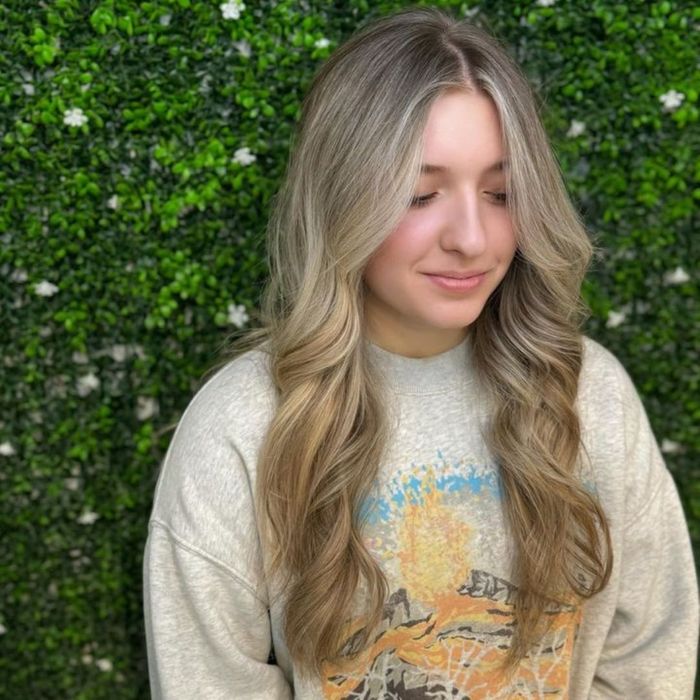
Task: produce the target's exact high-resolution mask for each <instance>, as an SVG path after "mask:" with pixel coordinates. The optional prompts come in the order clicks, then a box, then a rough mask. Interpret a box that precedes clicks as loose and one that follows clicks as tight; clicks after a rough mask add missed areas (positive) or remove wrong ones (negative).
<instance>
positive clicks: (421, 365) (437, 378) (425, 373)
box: [365, 336, 471, 394]
mask: <svg viewBox="0 0 700 700" xmlns="http://www.w3.org/2000/svg"><path fill="white" fill-rule="evenodd" d="M468 340H469V337H468V336H467V337H465V338H464V340H462V341H461V342H460V343H459V344H458V345H455V346H454V347H453V348H450V349H449V350H447V351H445V352H442V353H439V354H437V355H432V356H430V357H406V356H405V355H398V354H396V353H393V352H389V351H388V350H384V349H383V348H380V347H379V346H378V345H375V344H374V343H373V342H371V341H369V340H366V341H365V342H366V345H367V348H368V350H369V353H370V357H371V358H372V360H373V362H374V363H375V366H376V367H377V368H378V369H379V371H380V372H381V374H382V375H383V377H384V379H385V381H386V384H387V386H388V387H389V388H391V389H393V390H394V391H395V392H396V393H399V394H435V393H442V392H444V391H446V390H449V389H455V388H458V387H460V386H463V385H464V383H465V382H469V381H470V380H471V355H470V351H469V343H468Z"/></svg>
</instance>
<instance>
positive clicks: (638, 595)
mask: <svg viewBox="0 0 700 700" xmlns="http://www.w3.org/2000/svg"><path fill="white" fill-rule="evenodd" d="M621 375H622V397H623V413H624V433H625V435H624V441H625V454H626V462H627V463H626V465H625V469H626V470H627V474H628V476H627V488H626V493H625V511H624V516H623V517H624V521H623V522H622V527H623V535H622V545H621V548H620V550H619V551H618V552H617V553H616V556H617V558H618V562H617V566H619V567H620V587H619V595H618V600H617V604H616V609H615V613H614V616H613V620H612V624H611V626H610V629H609V632H608V635H607V638H606V640H605V645H604V648H603V652H602V654H601V657H600V659H599V662H598V666H597V669H596V675H595V679H594V683H593V689H592V692H591V695H590V698H591V700H598V699H601V700H602V698H605V699H606V700H608V699H610V698H654V700H690V699H691V698H692V697H693V684H694V679H695V671H696V653H697V644H698V587H697V580H696V574H695V566H694V562H693V554H692V547H691V543H690V537H689V533H688V528H687V525H686V522H685V517H684V512H683V508H682V505H681V502H680V499H679V496H678V491H677V489H676V486H675V484H674V481H673V479H672V477H671V474H670V472H669V471H668V469H667V468H666V465H665V463H664V460H663V457H662V455H661V452H660V450H659V447H658V444H657V441H656V439H655V437H654V434H653V432H652V429H651V426H650V424H649V421H648V418H647V415H646V412H645V410H644V406H643V404H642V402H641V399H640V397H639V395H638V394H637V392H636V389H635V387H634V385H633V384H632V380H631V379H630V378H629V375H627V373H626V371H624V370H623V371H622V373H621Z"/></svg>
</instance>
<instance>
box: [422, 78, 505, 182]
mask: <svg viewBox="0 0 700 700" xmlns="http://www.w3.org/2000/svg"><path fill="white" fill-rule="evenodd" d="M505 160H506V158H505V152H504V148H503V137H502V131H501V124H500V118H499V115H498V110H497V109H496V106H495V104H494V103H493V100H491V98H490V97H488V96H487V95H485V94H484V93H482V92H466V91H462V90H459V91H457V90H455V91H450V92H448V93H445V94H443V95H441V96H440V97H439V98H437V100H436V101H435V102H434V103H433V105H432V107H431V109H430V113H429V115H428V120H427V123H426V126H425V130H424V133H423V157H422V162H423V166H424V167H423V172H425V173H426V174H432V173H437V174H441V173H445V174H455V175H461V176H464V177H473V176H480V175H484V174H488V173H489V172H498V171H500V170H503V167H504V165H505V167H507V163H504V161H505ZM499 164H500V167H499ZM426 165H427V166H429V167H425V166H426ZM435 166H438V167H435Z"/></svg>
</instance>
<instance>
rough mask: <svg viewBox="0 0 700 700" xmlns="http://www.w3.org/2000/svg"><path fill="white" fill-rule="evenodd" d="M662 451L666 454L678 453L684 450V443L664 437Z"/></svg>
mask: <svg viewBox="0 0 700 700" xmlns="http://www.w3.org/2000/svg"><path fill="white" fill-rule="evenodd" d="M661 451H662V452H665V453H666V454H676V453H678V452H683V445H681V444H680V442H674V441H673V440H669V439H668V438H664V439H663V440H662V441H661Z"/></svg>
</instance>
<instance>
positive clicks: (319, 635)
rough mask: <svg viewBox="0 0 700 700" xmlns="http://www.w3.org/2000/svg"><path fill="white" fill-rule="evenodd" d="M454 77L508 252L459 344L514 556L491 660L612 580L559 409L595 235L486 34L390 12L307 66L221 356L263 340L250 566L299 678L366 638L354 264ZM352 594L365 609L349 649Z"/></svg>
mask: <svg viewBox="0 0 700 700" xmlns="http://www.w3.org/2000/svg"><path fill="white" fill-rule="evenodd" d="M377 85H381V88H382V89H381V90H378V89H377ZM453 89H458V90H467V91H474V90H478V91H481V92H483V93H484V94H487V95H488V96H489V97H490V98H491V99H492V100H493V102H494V104H495V106H496V108H497V110H498V113H499V117H500V121H501V127H502V133H503V141H504V144H503V145H504V150H505V153H506V156H507V158H508V160H509V162H510V168H509V170H507V171H506V173H507V174H506V176H507V190H508V196H509V203H508V206H509V207H510V214H511V216H512V219H513V226H514V231H515V235H516V241H517V251H516V255H515V257H514V258H513V261H512V263H511V266H510V268H509V270H508V272H507V274H506V276H505V278H504V279H503V280H502V282H501V284H500V285H499V287H498V288H497V289H496V290H495V291H494V293H493V294H492V295H491V297H490V298H489V299H488V301H487V303H486V305H485V307H484V309H483V311H482V313H481V314H480V316H479V318H478V319H477V320H476V321H475V322H474V323H473V324H472V326H473V327H472V328H470V333H469V338H468V342H469V344H470V349H471V357H472V362H473V365H474V371H475V374H476V375H477V376H479V378H480V381H481V382H482V383H483V387H484V388H485V389H486V395H487V396H488V397H489V400H490V402H491V404H492V414H491V416H492V418H491V422H490V424H489V426H488V430H487V431H485V433H484V439H485V441H486V444H487V446H488V448H489V449H490V450H491V452H492V453H493V455H494V457H495V459H496V460H497V462H498V465H499V469H500V475H501V479H502V484H503V489H504V509H505V513H506V521H507V524H508V528H509V534H510V536H511V537H512V539H513V542H514V550H515V564H514V571H513V578H514V582H515V584H516V586H517V593H516V600H515V606H514V619H515V626H514V635H513V639H512V643H511V645H510V648H509V650H508V654H507V658H506V662H505V669H506V670H510V671H512V670H513V669H514V668H515V667H516V666H517V664H518V662H519V661H520V660H521V659H522V658H523V657H524V656H525V655H526V654H527V652H528V650H529V649H531V648H532V646H533V645H534V644H535V643H536V642H537V640H538V639H539V638H540V636H541V635H542V633H543V632H544V630H545V629H546V625H547V623H546V619H547V615H546V610H547V609H548V606H549V605H551V603H552V601H560V602H565V601H566V602H571V601H572V600H581V599H584V598H587V597H590V596H591V595H593V594H595V593H596V592H598V591H599V590H601V589H602V588H603V587H604V586H605V585H606V583H607V581H608V578H609V576H610V571H611V566H612V552H611V545H610V534H609V530H608V525H607V521H606V518H605V514H604V513H603V511H602V509H601V506H600V504H599V503H598V501H597V499H596V497H595V496H594V495H593V494H591V493H589V492H588V491H587V490H586V489H585V488H584V486H583V485H582V483H581V479H580V474H579V471H580V470H579V467H580V466H581V461H580V460H581V458H582V456H583V455H582V452H583V451H582V441H581V427H580V421H579V416H578V415H577V412H576V409H575V400H576V397H577V388H578V379H579V374H580V370H581V364H582V353H583V347H582V335H581V330H580V328H581V325H582V323H583V321H584V320H585V318H586V317H587V315H588V309H587V307H586V306H585V304H584V303H583V300H582V299H581V295H580V290H581V284H582V282H583V279H584V277H585V274H586V270H587V267H588V265H589V262H590V259H591V257H592V255H593V253H594V247H593V244H592V243H591V241H590V240H589V235H588V233H587V231H586V229H585V227H584V225H583V223H582V221H581V219H580V217H579V216H578V214H577V212H576V210H575V209H574V207H573V206H572V204H571V201H570V199H569V197H568V194H567V192H566V189H565V186H564V183H563V178H562V174H561V171H560V169H559V166H558V164H557V161H556V159H555V157H554V155H553V153H552V150H551V148H550V146H549V143H548V140H547V137H546V134H545V131H544V129H543V127H542V125H541V122H540V119H539V116H538V113H537V97H536V95H535V94H534V93H533V91H532V89H531V88H530V86H529V83H528V82H527V80H526V78H525V76H524V74H523V73H522V72H521V70H520V68H519V67H518V65H517V64H516V63H515V62H514V61H513V60H512V59H511V58H510V56H509V55H508V53H507V51H506V50H505V49H504V47H503V46H502V45H501V44H500V43H499V42H498V41H497V39H496V38H494V37H493V36H491V35H490V34H489V33H488V32H486V31H485V30H482V29H480V28H479V27H477V26H475V25H474V24H472V23H470V22H468V21H465V20H457V19H454V18H452V17H450V16H449V15H448V14H446V13H445V12H444V11H440V10H437V9H434V8H415V7H414V8H408V9H404V10H402V11H399V12H397V13H395V14H393V15H390V16H387V17H383V18H380V19H378V20H375V21H374V22H372V23H371V24H369V25H367V26H365V27H364V28H362V29H361V30H360V31H358V32H357V33H356V34H354V35H353V36H352V37H350V39H349V40H348V41H347V42H346V43H344V44H342V45H341V46H340V47H339V48H338V49H337V50H336V51H335V52H334V53H333V54H332V55H331V56H330V58H329V59H328V60H327V61H326V62H325V63H324V64H323V65H322V66H321V68H320V70H319V71H318V73H317V74H316V76H315V77H314V80H313V82H312V85H311V87H310V90H309V92H308V94H307V96H306V98H305V100H304V102H303V105H302V118H301V120H300V123H299V125H298V128H297V132H296V133H295V136H294V138H293V147H292V149H291V155H290V159H289V162H288V166H287V171H286V173H285V177H284V179H283V181H282V185H281V188H280V190H279V192H278V194H277V195H276V196H275V197H274V198H273V200H272V209H271V215H270V219H269V222H268V228H267V243H268V245H267V250H268V267H269V271H270V277H269V281H268V284H267V286H266V288H265V291H264V296H263V300H262V307H261V313H260V319H259V320H260V326H259V327H258V328H254V329H252V330H251V331H249V332H247V333H245V334H244V335H243V336H242V337H241V338H239V340H237V341H236V343H235V344H234V346H232V348H231V351H230V353H229V354H230V355H233V354H240V353H242V352H245V351H246V350H248V349H250V348H253V347H260V348H263V349H265V351H266V352H267V353H268V354H269V363H270V372H271V376H272V379H273V381H274V385H275V388H276V392H277V407H276V412H275V414H274V417H273V419H272V421H271V423H270V426H269V429H268V432H267V434H266V436H265V438H264V442H263V444H262V447H261V450H260V453H259V459H258V464H257V485H256V501H257V504H258V508H257V512H258V517H259V521H260V522H259V524H260V530H261V533H262V541H263V543H264V547H265V550H266V552H268V553H269V559H268V561H269V568H268V571H267V575H268V576H269V577H270V579H272V578H275V577H278V578H279V581H280V584H279V586H280V590H281V591H284V596H285V601H286V607H285V617H284V635H285V640H286V644H287V647H288V649H289V653H290V656H291V657H292V659H293V661H294V662H295V664H296V665H297V666H298V668H299V669H301V671H302V672H306V673H309V674H312V675H316V676H322V675H323V669H324V665H325V664H326V663H339V662H340V661H341V660H342V659H343V658H344V657H347V656H348V655H350V656H351V655H352V653H354V652H357V651H359V650H361V649H363V648H365V647H366V646H367V645H368V644H369V643H370V641H371V639H372V634H373V632H374V630H375V628H376V626H377V624H378V623H379V622H380V620H381V615H382V606H383V603H384V600H385V598H386V596H387V592H388V585H387V581H386V578H385V576H384V574H383V572H382V570H381V568H380V566H379V564H378V563H377V562H376V561H375V560H374V559H373V557H372V556H371V555H370V553H369V552H368V550H367V548H366V547H365V545H364V543H363V540H362V534H361V528H362V522H361V518H360V517H359V514H358V508H359V506H360V504H361V502H362V499H363V498H364V497H365V496H366V495H367V494H368V492H369V489H370V487H371V485H372V482H373V481H374V479H375V477H376V475H377V471H378V467H379V464H380V462H381V460H382V456H383V454H384V450H385V448H386V445H387V441H388V438H389V429H388V426H387V420H386V413H387V411H386V408H387V407H386V406H385V405H384V400H385V398H384V397H385V395H384V393H383V388H382V379H381V377H380V376H378V375H377V374H376V372H375V371H374V370H373V367H372V365H371V363H370V361H369V357H368V355H367V348H366V345H365V343H364V339H365V333H364V330H365V328H364V316H363V299H364V288H363V281H362V274H363V270H364V268H365V266H366V264H367V262H368V260H369V259H370V257H371V256H372V254H373V253H374V252H375V251H376V250H377V248H378V247H379V245H380V244H381V242H382V241H383V240H384V239H385V238H386V237H387V236H388V235H389V234H390V233H391V231H392V230H393V229H394V228H395V227H396V226H397V225H398V223H399V222H400V220H401V218H402V217H403V216H404V215H405V213H406V210H407V208H408V206H409V202H410V200H411V197H412V196H413V192H414V189H415V187H416V185H417V183H418V180H419V177H420V157H421V152H422V144H423V130H424V128H425V124H426V122H427V118H428V113H429V110H430V107H431V106H432V104H433V103H434V102H435V100H436V99H437V98H438V97H440V96H441V95H442V94H444V93H445V92H446V91H447V90H453ZM359 592H361V593H362V596H364V597H365V599H366V601H367V609H366V616H365V618H364V626H363V627H362V628H361V629H360V630H359V632H358V633H357V634H356V635H355V636H354V637H353V640H352V644H351V645H350V647H351V648H348V640H347V638H346V636H347V635H346V626H345V621H346V620H347V619H349V618H350V617H351V614H352V612H353V609H354V608H353V605H354V603H356V601H357V598H358V596H359Z"/></svg>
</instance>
